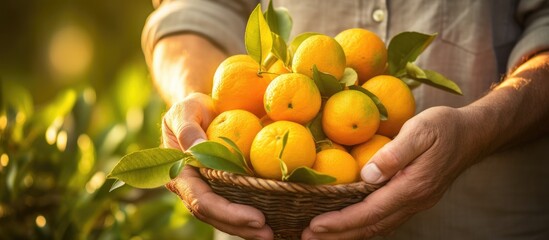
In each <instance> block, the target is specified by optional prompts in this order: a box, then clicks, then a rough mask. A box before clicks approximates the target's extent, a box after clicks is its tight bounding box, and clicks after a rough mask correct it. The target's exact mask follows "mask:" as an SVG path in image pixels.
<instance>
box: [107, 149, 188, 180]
mask: <svg viewBox="0 0 549 240" xmlns="http://www.w3.org/2000/svg"><path fill="white" fill-rule="evenodd" d="M189 155H190V154H189V153H184V152H182V151H180V150H177V149H170V148H151V149H145V150H140V151H137V152H133V153H130V154H128V155H126V156H124V157H122V159H120V161H119V162H118V164H116V166H115V167H114V168H113V170H112V171H111V173H110V174H109V175H108V178H116V179H119V180H121V181H123V182H125V183H126V184H128V185H130V186H133V187H137V188H156V187H160V186H163V185H164V184H166V183H168V182H169V181H170V180H171V178H170V168H171V167H172V165H173V164H174V163H175V162H177V161H180V160H181V159H183V158H185V157H188V156H189Z"/></svg>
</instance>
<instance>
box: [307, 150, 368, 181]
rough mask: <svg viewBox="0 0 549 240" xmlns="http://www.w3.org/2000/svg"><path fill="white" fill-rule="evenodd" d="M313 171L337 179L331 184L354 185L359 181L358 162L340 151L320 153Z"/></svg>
mask: <svg viewBox="0 0 549 240" xmlns="http://www.w3.org/2000/svg"><path fill="white" fill-rule="evenodd" d="M312 169H314V170H316V171H317V172H320V173H323V174H327V175H330V176H332V177H335V178H336V181H335V182H333V183H330V184H343V183H352V182H355V181H357V179H358V164H357V162H356V161H355V159H354V158H353V156H351V154H349V153H348V152H346V151H343V150H340V149H326V150H322V151H320V152H318V153H317V154H316V160H315V164H314V165H313V167H312Z"/></svg>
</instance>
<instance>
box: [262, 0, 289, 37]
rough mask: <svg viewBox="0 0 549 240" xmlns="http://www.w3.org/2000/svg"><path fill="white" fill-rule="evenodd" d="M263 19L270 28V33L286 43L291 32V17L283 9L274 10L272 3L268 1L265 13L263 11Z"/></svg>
mask: <svg viewBox="0 0 549 240" xmlns="http://www.w3.org/2000/svg"><path fill="white" fill-rule="evenodd" d="M265 19H266V20H267V23H268V24H269V27H270V28H271V31H272V32H273V33H275V34H277V35H279V36H281V37H282V39H284V41H288V40H289V38H290V32H291V30H292V25H293V21H292V17H291V16H290V13H289V12H288V10H287V9H285V8H276V9H275V8H274V7H273V3H272V1H269V6H268V7H267V11H265Z"/></svg>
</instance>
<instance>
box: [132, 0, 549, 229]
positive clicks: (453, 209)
mask: <svg viewBox="0 0 549 240" xmlns="http://www.w3.org/2000/svg"><path fill="white" fill-rule="evenodd" d="M256 4H257V1H232V0H231V1H222V0H219V1H204V0H188V1H183V0H180V1H176V0H172V1H164V2H163V3H162V4H157V5H156V6H158V8H157V10H156V11H155V12H154V13H152V14H151V16H150V18H149V19H148V21H147V24H146V26H145V28H144V31H143V38H142V42H143V50H144V53H145V56H146V59H147V61H150V56H151V52H152V49H153V47H154V44H155V42H156V41H158V39H160V38H162V37H163V36H166V35H168V34H173V33H179V32H194V33H198V34H201V35H204V36H206V37H208V38H209V39H211V40H212V41H213V42H215V43H217V44H218V45H219V46H221V47H222V48H223V49H224V50H225V51H226V52H227V53H229V54H236V53H243V52H245V50H244V45H243V43H244V41H243V36H244V27H245V24H246V20H247V17H248V15H249V13H250V12H251V10H253V8H254V7H255V6H256ZM274 4H275V6H284V7H286V8H287V9H288V10H289V12H290V14H291V16H292V17H293V23H294V25H293V29H292V36H295V35H296V34H298V33H301V32H306V31H315V32H320V33H324V34H327V35H331V36H335V35H336V34H337V33H338V32H340V31H342V30H344V29H347V28H352V27H361V28H366V29H369V30H371V31H374V32H376V33H377V34H378V35H379V36H380V37H382V39H384V40H385V42H386V43H388V41H389V40H390V39H391V37H393V36H394V35H396V34H398V33H400V32H403V31H418V32H423V33H437V34H438V35H437V38H436V40H435V41H434V42H433V43H432V44H431V46H430V47H429V48H428V49H427V50H426V51H425V52H424V53H423V54H422V55H421V56H420V58H419V59H418V61H417V63H418V64H419V65H420V66H422V67H423V68H426V69H432V70H435V71H438V72H440V73H442V74H444V75H445V76H447V77H448V78H450V79H452V80H454V81H455V82H456V83H457V84H458V85H459V86H460V87H461V89H462V91H463V93H464V95H463V96H456V95H452V94H449V93H446V92H443V91H441V90H438V89H435V88H432V87H429V86H421V87H419V88H417V89H415V90H414V96H415V97H416V104H417V111H418V112H419V111H422V110H424V109H426V108H429V107H432V106H439V105H445V106H452V107H460V106H465V105H467V104H469V103H471V102H473V101H474V100H476V99H478V98H480V97H482V96H483V94H485V93H486V92H487V91H489V88H490V86H491V85H492V84H494V83H497V82H498V81H499V80H500V79H501V78H502V77H503V76H504V74H505V73H506V72H507V70H508V69H512V68H513V67H515V66H517V65H518V64H520V63H521V62H523V61H524V60H526V59H527V58H528V57H530V56H532V55H533V54H535V53H537V52H540V51H546V50H549V2H548V1H541V0H529V1H514V0H500V1H496V0H493V1H488V0H485V1H475V0H459V1H458V0H454V1H451V0H447V1H443V0H441V1H429V0H414V1H410V0H408V1H406V0H372V1H360V0H339V1H326V0H324V1H323V0H299V1H297V0H275V1H274ZM263 5H264V6H266V4H265V3H264V4H263ZM492 124H497V123H495V122H494V123H492ZM449 127H451V126H449ZM388 238H389V239H549V137H548V136H545V137H543V138H542V139H539V140H537V141H534V142H529V143H526V144H523V145H521V146H517V147H515V148H512V149H507V150H506V151H504V152H499V153H495V154H494V155H492V156H490V157H488V158H486V159H485V160H484V161H482V162H481V163H479V164H477V165H475V166H473V167H471V168H470V169H468V170H467V171H466V172H464V173H463V174H462V175H461V176H460V177H459V178H458V179H457V180H456V181H455V183H454V184H453V185H452V187H451V188H450V189H449V190H448V191H447V192H446V194H445V196H444V197H443V198H442V199H441V201H440V202H439V203H438V204H437V205H436V206H434V207H433V208H431V209H429V210H427V211H424V212H421V213H419V214H417V215H416V216H414V217H413V218H412V219H410V221H408V222H407V223H405V224H404V225H403V226H401V227H400V228H399V229H398V230H397V232H396V233H395V234H394V235H392V236H391V237H388Z"/></svg>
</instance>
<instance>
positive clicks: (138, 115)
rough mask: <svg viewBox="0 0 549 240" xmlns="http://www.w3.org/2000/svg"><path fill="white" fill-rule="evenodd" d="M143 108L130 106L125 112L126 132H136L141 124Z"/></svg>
mask: <svg viewBox="0 0 549 240" xmlns="http://www.w3.org/2000/svg"><path fill="white" fill-rule="evenodd" d="M143 115H144V114H143V109H141V108H138V107H132V108H130V109H129V110H128V112H126V125H127V126H128V132H137V131H139V129H141V127H142V126H143Z"/></svg>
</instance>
